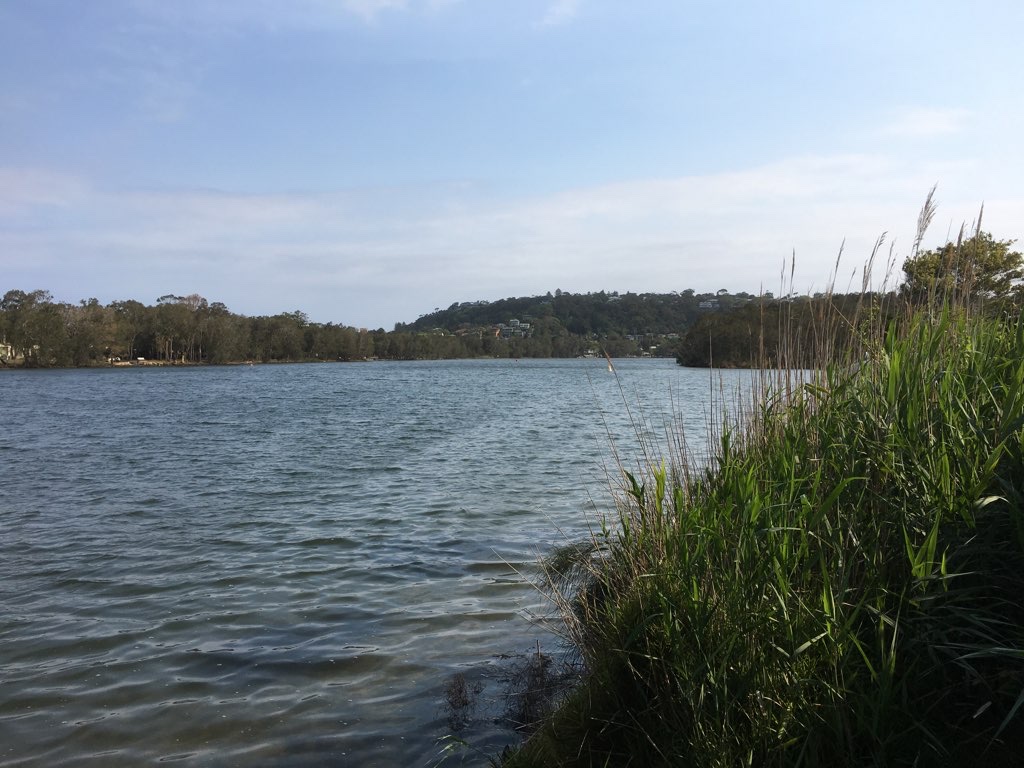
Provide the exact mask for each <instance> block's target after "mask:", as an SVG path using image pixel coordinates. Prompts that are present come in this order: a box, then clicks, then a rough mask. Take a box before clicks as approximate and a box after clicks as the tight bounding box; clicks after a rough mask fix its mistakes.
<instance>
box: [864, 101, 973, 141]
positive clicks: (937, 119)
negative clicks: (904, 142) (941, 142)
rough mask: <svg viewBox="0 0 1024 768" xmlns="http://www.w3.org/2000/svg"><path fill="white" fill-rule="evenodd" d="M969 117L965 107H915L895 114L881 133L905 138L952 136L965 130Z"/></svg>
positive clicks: (969, 114)
mask: <svg viewBox="0 0 1024 768" xmlns="http://www.w3.org/2000/svg"><path fill="white" fill-rule="evenodd" d="M970 117H971V113H970V112H969V111H967V110H966V109H958V108H928V107H915V108H910V109H906V110H903V111H902V112H900V113H899V114H897V115H895V116H894V117H893V118H892V120H891V121H890V122H889V123H888V124H887V125H885V126H884V127H883V128H882V134H883V135H885V136H892V137H898V138H907V139H927V138H932V137H935V136H952V135H955V134H958V133H962V132H963V131H964V130H965V128H966V127H967V122H968V120H969V119H970Z"/></svg>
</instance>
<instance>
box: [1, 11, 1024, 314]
mask: <svg viewBox="0 0 1024 768" xmlns="http://www.w3.org/2000/svg"><path fill="white" fill-rule="evenodd" d="M1022 29H1024V3H1021V2H1020V0H1005V1H1003V2H1000V1H997V0H975V1H974V2H970V3H968V2H963V0H957V1H956V2H948V1H947V0H928V1H927V2H924V1H923V0H922V1H919V0H899V1H898V2H893V0H884V2H883V1H876V0H857V2H847V3H833V2H820V0H815V1H811V0H808V1H806V2H796V1H793V0H775V1H774V2H770V3H767V2H762V1H761V0H758V1H757V2H753V1H749V0H734V1H733V2H715V1H712V0H706V1H704V0H702V1H699V2H695V1H691V0H630V2H622V0H289V1H288V2H277V1H272V0H173V1H172V0H91V1H90V2H82V1H81V0H0V293H2V292H6V291H7V290H10V289H21V290H26V291H29V290H35V289H44V290H48V291H50V292H51V293H52V294H53V296H54V298H55V299H56V300H59V301H68V302H72V303H77V302H78V301H80V300H83V299H88V298H97V299H99V300H100V302H101V303H104V304H106V303H108V302H110V301H115V300H121V299H137V300H139V301H142V302H144V303H146V304H152V303H155V301H156V299H157V298H158V297H160V296H163V295H166V294H176V295H187V294H194V293H198V294H200V295H202V296H204V297H205V298H207V300H209V301H210V302H214V301H220V302H223V303H224V304H226V305H227V307H228V308H229V309H230V310H231V311H233V312H236V313H240V314H245V315H272V314H277V313H279V312H291V311H296V310H299V311H302V312H305V313H306V314H307V315H308V316H309V318H310V319H311V320H313V321H316V322H322V323H326V322H333V323H341V324H345V325H352V326H356V327H366V328H380V327H382V328H386V329H390V328H391V327H392V326H393V325H394V324H395V323H398V322H411V321H413V320H415V319H416V318H417V317H418V316H419V315H422V314H424V313H428V312H431V311H433V310H434V309H435V308H437V307H440V308H445V307H447V306H449V305H450V304H452V303H454V302H463V301H477V300H481V299H486V300H492V301H493V300H495V299H499V298H505V297H510V296H532V295H541V294H544V293H547V292H548V291H551V292H554V291H555V290H556V289H561V290H562V291H569V292H573V293H581V292H588V291H600V290H606V291H619V292H626V291H635V292H658V293H662V292H670V291H682V290H685V289H687V288H693V289H695V290H696V291H697V292H698V293H701V292H710V291H717V290H719V289H722V288H726V289H728V290H730V291H748V292H751V293H757V292H760V291H773V292H776V293H778V292H779V290H780V289H788V288H789V287H792V288H793V289H794V290H797V291H799V292H801V293H804V292H808V293H810V292H814V291H817V290H823V289H825V288H827V287H828V285H829V283H830V281H832V280H833V274H834V275H835V278H834V283H835V286H836V288H837V290H847V289H859V288H860V286H861V275H862V271H863V269H864V265H865V264H866V263H867V262H868V260H869V258H870V257H871V254H872V250H873V248H874V246H875V244H876V243H877V242H878V241H879V239H880V238H884V239H883V240H882V245H881V248H880V249H879V250H878V257H877V258H876V260H875V264H876V268H875V270H874V273H873V278H872V281H873V285H874V286H875V287H880V286H882V285H884V284H886V283H885V281H886V279H888V281H889V284H892V282H893V281H894V280H896V279H897V278H898V273H899V266H900V265H901V264H902V262H903V260H904V259H905V258H906V257H907V256H908V255H909V254H910V253H911V251H912V248H913V244H914V239H915V231H916V226H917V217H918V212H919V210H920V208H921V206H922V204H923V203H924V201H925V198H926V196H927V195H928V192H929V190H931V189H932V188H933V187H936V191H935V200H936V201H937V213H936V216H935V218H934V220H933V222H932V225H931V227H930V229H929V231H928V233H927V235H926V237H925V240H924V247H935V246H937V245H941V244H942V243H945V242H946V241H947V239H951V238H955V237H956V235H957V233H958V231H959V230H960V228H961V226H967V227H971V226H974V225H975V224H976V222H977V219H978V217H979V214H980V213H981V211H982V206H984V208H983V211H984V213H983V217H982V228H983V229H984V230H986V231H989V232H991V233H992V234H993V235H994V236H995V237H996V238H998V239H1016V238H1019V237H1021V236H1022V235H1024V188H1022V187H1021V178H1022V177H1024V99H1022V98H1021V88H1022V83H1024V57H1021V56H1020V54H1019V49H1020V34H1021V30H1022ZM840 254H841V258H840V260H839V266H838V269H837V268H836V264H837V258H839V257H840ZM792 264H795V271H794V277H793V279H792V284H791V285H790V282H789V277H788V275H789V269H790V266H791V265H792ZM890 264H891V265H894V267H893V269H892V270H890V269H889V265H890ZM783 273H785V278H783ZM887 273H889V276H888V278H887V277H886V274H887Z"/></svg>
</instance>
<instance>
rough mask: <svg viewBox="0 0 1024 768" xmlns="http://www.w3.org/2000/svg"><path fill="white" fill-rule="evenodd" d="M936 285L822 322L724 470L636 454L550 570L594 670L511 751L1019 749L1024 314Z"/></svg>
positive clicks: (620, 758)
mask: <svg viewBox="0 0 1024 768" xmlns="http://www.w3.org/2000/svg"><path fill="white" fill-rule="evenodd" d="M927 208H928V206H926V213H927ZM928 218H930V216H927V215H925V216H923V217H922V219H923V222H924V223H927V219H928ZM955 255H956V254H953V256H955ZM908 263H910V260H908ZM936 276H937V277H940V276H941V275H936ZM924 288H925V290H924V291H923V294H924V295H919V296H918V297H917V299H918V301H917V303H911V304H900V305H898V306H899V311H898V312H895V311H893V307H886V306H881V305H879V304H878V303H877V302H876V301H873V300H872V297H870V296H868V297H867V298H866V300H865V302H864V304H863V305H862V306H861V307H859V308H858V311H857V313H856V314H855V315H854V314H850V313H848V312H846V311H836V312H833V313H832V314H827V313H826V314H822V315H821V316H819V317H818V318H817V319H816V321H815V323H816V324H815V326H814V327H815V329H816V332H815V333H813V334H809V335H805V336H804V337H803V338H801V339H800V343H801V344H804V345H809V347H806V346H805V347H804V348H802V349H797V348H796V347H793V348H791V349H790V350H789V352H788V354H784V355H782V356H780V357H779V358H777V359H775V360H773V363H774V364H775V368H774V370H773V371H772V372H768V373H766V374H765V375H764V376H763V378H762V379H761V386H760V387H759V391H758V392H757V393H755V396H754V397H753V398H752V399H751V400H750V401H749V402H747V403H745V404H742V405H741V404H737V409H738V410H741V411H742V414H741V416H742V418H736V419H734V420H732V421H729V422H726V423H725V424H723V425H721V426H718V427H717V429H716V437H715V442H716V444H717V451H716V453H715V456H714V458H713V460H712V461H711V463H710V464H707V465H701V466H695V465H694V464H693V463H692V462H691V461H689V460H688V457H687V455H686V450H685V446H684V445H679V446H676V447H675V448H674V449H673V451H672V454H673V455H671V456H669V457H668V460H667V461H666V460H662V459H661V458H660V457H658V456H656V455H654V454H652V455H651V457H650V460H649V462H647V466H646V467H642V468H640V469H639V470H637V471H632V472H630V471H626V470H625V469H624V470H623V474H622V477H623V478H624V480H623V484H622V487H621V489H620V492H619V493H618V505H617V509H618V512H617V519H614V520H610V521H607V522H606V524H605V526H604V527H603V529H602V530H601V531H600V533H599V534H597V535H596V536H595V537H594V540H593V541H592V542H590V543H589V545H588V546H581V547H576V548H573V549H570V550H566V551H567V552H569V553H570V554H571V555H572V557H571V558H569V559H570V560H571V562H566V559H567V556H566V552H561V553H559V558H558V559H557V562H552V563H550V564H549V569H548V570H549V576H550V579H549V585H550V587H551V590H552V595H553V598H554V600H555V601H556V603H557V604H558V605H559V607H560V609H561V615H562V618H563V624H562V626H563V627H564V631H565V633H566V636H567V638H568V640H570V641H571V646H572V648H573V649H574V652H575V653H576V654H577V655H578V658H579V667H580V674H581V682H580V684H579V685H578V687H576V688H575V689H574V690H573V691H572V692H571V693H569V694H568V695H567V696H566V697H565V698H564V699H563V701H562V702H561V704H560V706H559V707H558V708H557V709H556V710H555V711H554V713H553V714H552V715H551V716H550V717H548V718H547V719H546V720H545V721H544V723H543V724H542V725H541V726H540V727H539V729H538V730H536V732H535V733H534V734H533V735H532V736H531V738H529V739H528V740H527V741H526V743H525V744H524V745H523V746H522V747H521V748H520V749H519V750H518V751H517V752H516V753H515V754H514V755H513V756H511V757H509V758H508V759H507V760H506V761H505V762H504V765H506V766H508V767H509V768H521V767H522V766H545V767H550V766H737V765H751V766H762V765H776V766H818V765H828V766H863V765H874V766H893V765H906V766H912V765H914V766H930V765H985V766H989V765H1018V764H1019V763H1020V755H1021V750H1022V749H1024V604H1022V601H1021V595H1022V594H1024V322H1022V321H1021V319H1020V317H1019V313H1017V312H1010V311H1007V309H1008V305H1006V304H1003V303H1000V302H999V301H997V300H996V299H998V298H999V297H997V296H993V295H992V293H991V292H990V291H988V290H977V289H974V288H972V287H971V285H970V284H967V283H960V284H957V283H956V281H952V282H950V281H938V280H936V281H935V282H934V283H932V284H931V285H925V286H924ZM889 295H890V296H891V294H889ZM840 309H843V310H845V309H847V308H846V307H840ZM783 336H785V330H783ZM836 338H842V339H844V341H843V342H842V343H841V344H839V345H838V346H837V345H836V344H835V343H834V340H835V339H836ZM780 349H782V350H783V351H785V350H786V346H785V345H783V346H782V347H780ZM790 360H795V361H799V364H800V365H801V366H803V365H807V363H808V361H813V362H814V363H815V365H814V366H813V369H812V370H810V371H808V372H805V373H803V374H800V375H797V374H794V373H792V372H791V371H792V368H793V366H792V365H790V362H789V361H790Z"/></svg>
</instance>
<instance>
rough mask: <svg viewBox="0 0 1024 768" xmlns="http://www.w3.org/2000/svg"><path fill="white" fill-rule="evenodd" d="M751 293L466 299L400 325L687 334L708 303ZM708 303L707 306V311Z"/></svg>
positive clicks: (740, 300)
mask: <svg viewBox="0 0 1024 768" xmlns="http://www.w3.org/2000/svg"><path fill="white" fill-rule="evenodd" d="M753 298H754V297H753V296H751V295H750V294H747V293H737V294H730V293H728V292H727V291H725V290H721V291H719V292H718V293H715V294H698V293H695V292H694V291H693V290H686V291H683V292H681V293H678V292H673V293H622V294H620V293H618V292H616V291H612V292H609V293H606V292H605V291H599V292H597V293H563V292H562V291H555V293H554V294H551V293H548V294H546V295H544V296H527V297H520V298H507V299H499V300H497V301H491V302H488V301H466V302H462V303H455V304H452V305H451V306H450V307H448V308H447V309H435V310H434V311H433V312H431V313H429V314H426V315H421V316H420V317H419V319H417V320H416V321H415V322H413V323H409V324H399V325H397V326H396V327H395V330H413V331H431V330H436V329H441V330H445V331H449V332H451V333H455V332H457V331H459V330H465V329H468V328H477V327H483V326H494V325H497V324H499V323H508V322H509V321H510V320H511V319H517V320H520V321H523V322H529V323H531V324H532V327H535V328H537V329H538V330H542V331H543V330H549V329H550V327H551V326H552V325H555V326H559V327H560V328H561V329H564V331H565V332H567V333H569V334H572V335H574V336H589V335H592V334H594V335H597V336H637V335H655V336H664V335H668V334H676V333H681V332H683V331H685V330H686V329H687V328H689V327H690V326H691V325H693V323H694V322H696V320H697V318H698V317H699V316H700V314H701V313H702V312H703V311H706V309H707V308H708V305H709V304H710V305H713V306H714V307H715V308H716V309H718V308H721V309H728V308H730V307H732V306H736V305H741V304H745V303H747V302H749V301H750V300H751V299H753ZM702 303H703V304H704V307H703V308H702V306H701V305H702Z"/></svg>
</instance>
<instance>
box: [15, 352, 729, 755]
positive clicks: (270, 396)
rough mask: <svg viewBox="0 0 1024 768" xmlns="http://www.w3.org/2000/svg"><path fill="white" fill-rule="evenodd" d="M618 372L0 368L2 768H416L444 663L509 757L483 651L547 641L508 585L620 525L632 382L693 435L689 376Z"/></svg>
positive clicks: (531, 365)
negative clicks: (554, 551) (554, 549)
mask: <svg viewBox="0 0 1024 768" xmlns="http://www.w3.org/2000/svg"><path fill="white" fill-rule="evenodd" d="M619 368H620V372H619V378H618V380H616V378H615V377H613V376H611V375H610V374H609V373H608V372H607V371H606V370H605V364H604V362H603V361H601V362H598V361H594V360H573V361H525V360H524V361H522V362H519V363H516V362H514V361H486V362H476V361H474V362H442V363H405V364H391V363H371V364H365V365H297V366H257V367H232V368H188V369H144V370H135V369H132V370H84V371H51V372H46V371H43V372H33V371H17V372H4V373H3V374H0V467H2V469H0V764H2V765H11V766H29V765H31V766H70V765H75V766H79V765H81V766H86V765H88V766H118V765H124V766H129V765H132V766H134V765H153V764H157V763H161V762H174V763H177V764H181V765H202V766H229V765H261V766H263V765H266V766H321V765H323V766H328V765H338V766H350V765H351V766H427V765H433V764H435V763H436V761H437V760H438V755H439V751H440V748H439V746H438V745H437V743H436V742H437V739H439V738H440V737H443V736H444V735H446V734H448V733H450V732H451V725H450V724H449V722H448V720H447V718H446V714H445V711H444V707H443V688H444V684H445V681H446V679H448V678H449V677H450V676H451V675H452V674H453V673H454V672H459V671H461V672H463V673H464V674H465V675H466V677H467V678H468V679H470V680H471V681H473V682H474V683H478V684H479V685H480V686H481V687H482V694H481V699H480V701H481V703H480V704H479V706H478V710H477V711H476V712H475V713H474V714H475V720H474V722H473V723H471V727H470V729H468V730H467V731H466V732H465V733H464V734H463V735H464V736H465V737H466V738H467V739H468V740H470V741H472V742H473V743H474V744H476V745H477V746H478V747H480V748H481V749H483V750H484V751H490V752H495V751H498V750H500V748H501V746H502V745H503V744H505V743H508V742H510V741H512V740H513V739H514V736H513V735H512V734H510V733H509V732H508V731H507V730H505V729H504V728H503V726H502V724H501V722H500V714H501V700H502V695H501V694H502V691H503V687H504V685H505V683H504V682H503V675H505V674H506V672H507V666H508V665H507V662H504V661H503V660H502V659H500V658H499V657H498V656H499V655H500V654H515V653H524V652H527V651H529V650H530V649H532V648H534V647H535V642H536V639H537V638H541V640H542V642H543V643H544V644H545V645H546V646H552V645H553V641H552V640H551V639H550V637H548V636H547V635H545V634H544V633H542V632H541V631H540V630H539V629H537V628H535V627H534V626H532V625H531V623H530V622H529V621H528V620H527V618H526V617H525V616H526V615H527V614H528V613H530V612H531V611H539V610H543V606H542V605H540V604H539V603H538V597H537V593H536V592H535V591H533V590H532V589H531V588H530V586H529V585H528V584H527V582H526V580H525V579H526V577H527V576H528V575H529V574H530V571H531V568H532V565H533V563H534V562H535V561H536V557H537V554H538V552H543V551H545V550H547V549H549V548H550V547H551V546H553V545H557V544H559V543H564V542H565V541H566V539H567V538H576V537H579V536H581V535H583V534H584V533H585V531H586V529H587V525H588V523H591V522H594V520H595V519H596V517H597V515H598V513H599V512H600V511H601V510H607V509H609V508H610V501H609V493H608V490H607V481H606V479H605V476H604V474H603V470H602V467H603V466H605V465H606V464H607V462H608V459H609V456H610V448H609V439H608V432H611V433H612V434H613V435H615V436H616V445H617V446H618V448H619V450H620V452H621V453H622V454H623V455H624V456H627V457H632V456H635V455H636V453H637V451H636V440H635V438H634V437H632V435H633V430H632V428H631V426H630V419H629V416H628V414H627V409H626V407H625V405H624V403H623V394H622V393H623V392H624V393H625V402H626V404H628V405H629V407H630V409H631V410H632V413H633V416H634V418H635V417H637V416H638V415H639V411H640V410H641V409H642V410H643V412H644V415H645V416H646V418H647V421H648V423H649V424H650V425H651V431H652V432H653V433H655V435H654V436H655V437H656V438H657V439H658V440H659V442H664V440H663V433H664V426H665V424H666V422H667V420H668V418H669V416H670V414H671V412H672V410H673V408H675V409H676V410H678V411H679V412H680V413H681V415H682V416H681V417H682V420H683V421H684V423H685V426H686V428H687V430H688V434H689V436H690V438H691V442H694V439H696V438H699V437H700V436H701V435H703V433H704V430H705V423H706V422H705V418H706V407H707V405H706V404H707V402H708V399H709V397H710V393H711V390H712V386H711V384H710V379H709V376H708V373H707V372H706V371H704V372H701V371H694V370H686V369H681V368H678V367H677V366H675V365H674V364H673V363H672V362H671V361H656V360H655V361H652V360H646V361H640V360H638V361H621V362H620V363H619ZM742 376H743V374H739V373H737V374H732V378H734V379H735V380H736V381H740V380H742ZM716 386H717V385H716ZM620 387H621V392H620ZM496 719H498V720H499V722H495V720H496ZM463 759H464V760H465V763H466V764H471V763H476V764H479V763H480V758H479V757H478V756H475V755H474V754H472V753H466V754H465V755H464V756H462V757H460V756H456V757H453V758H451V759H449V760H448V761H447V762H446V763H445V764H446V765H448V764H459V763H460V761H461V760H463Z"/></svg>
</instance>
